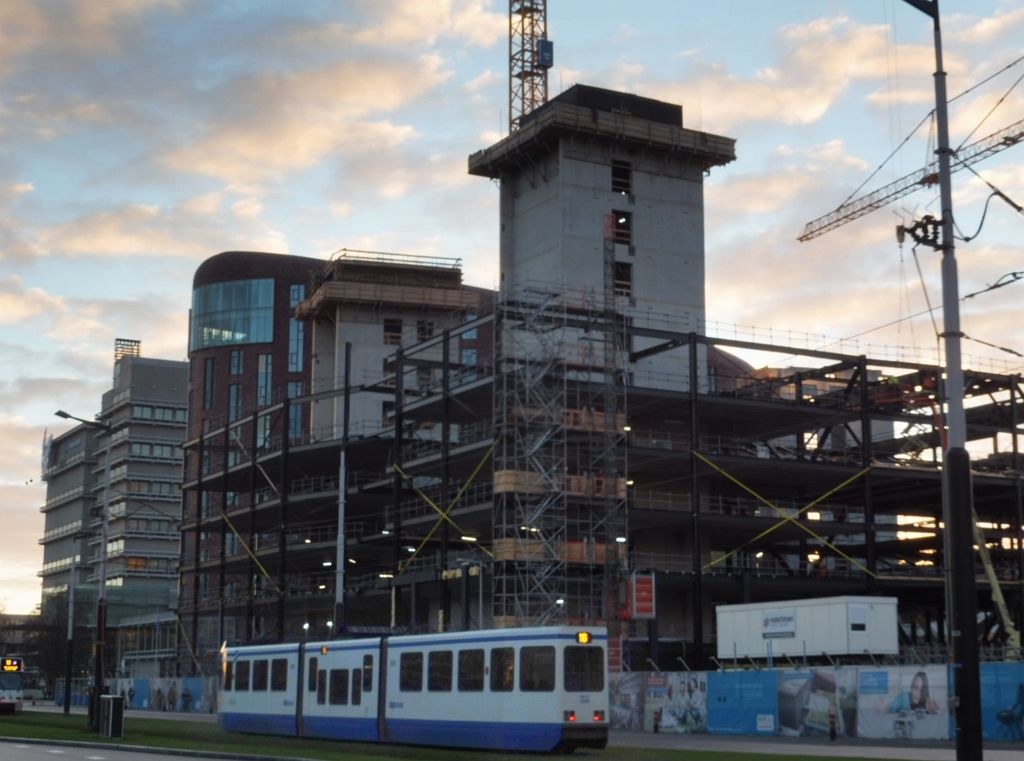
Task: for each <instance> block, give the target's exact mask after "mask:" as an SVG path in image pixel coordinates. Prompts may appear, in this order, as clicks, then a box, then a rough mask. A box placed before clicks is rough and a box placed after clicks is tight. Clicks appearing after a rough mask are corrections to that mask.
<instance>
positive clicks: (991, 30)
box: [943, 8, 1024, 46]
mask: <svg viewBox="0 0 1024 761" xmlns="http://www.w3.org/2000/svg"><path fill="white" fill-rule="evenodd" d="M944 24H945V26H944V30H943V36H944V37H945V38H946V41H947V42H946V45H949V44H961V45H964V44H969V45H978V46H992V45H994V44H996V43H1000V42H1004V41H1007V42H1012V43H1016V42H1018V41H1019V40H1020V38H1021V35H1022V34H1024V8H1013V9H1008V10H1005V11H998V10H997V11H996V13H995V14H994V15H992V16H987V17H985V18H980V19H979V18H977V17H974V16H964V15H955V16H953V17H952V18H951V19H946V20H944Z"/></svg>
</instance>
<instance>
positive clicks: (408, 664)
mask: <svg viewBox="0 0 1024 761" xmlns="http://www.w3.org/2000/svg"><path fill="white" fill-rule="evenodd" d="M398 689H400V690H401V691H402V692H420V691H421V690H422V689H423V653H402V657H401V658H400V660H399V672H398Z"/></svg>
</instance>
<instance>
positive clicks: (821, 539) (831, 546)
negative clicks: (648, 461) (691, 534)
mask: <svg viewBox="0 0 1024 761" xmlns="http://www.w3.org/2000/svg"><path fill="white" fill-rule="evenodd" d="M693 455H694V457H696V458H697V459H698V460H700V461H701V462H703V463H706V464H707V465H710V466H711V467H712V468H714V469H715V470H716V471H718V472H719V473H721V474H722V475H723V476H725V477H726V478H728V479H729V480H730V481H732V482H733V483H734V484H736V485H737V486H739V487H740V488H741V489H743V490H744V491H745V492H747V493H748V494H751V495H753V496H754V498H755V499H757V500H758V501H759V502H762V503H764V504H765V505H767V506H768V507H770V508H771V509H772V510H774V511H775V512H776V513H777V514H778V515H783V513H782V510H781V509H780V508H779V507H778V506H777V505H775V504H774V503H772V502H771V501H769V500H768V499H765V498H764V497H762V496H761V495H760V494H758V493H757V492H756V491H754V490H753V489H751V488H750V487H749V486H747V485H746V484H745V483H743V482H742V481H740V480H739V479H738V478H736V477H735V476H733V475H732V474H730V473H728V472H726V471H725V470H724V469H722V468H720V467H719V466H718V465H716V464H715V463H713V462H712V461H711V460H709V459H708V458H707V457H705V456H704V455H702V454H701V453H700V452H697V451H695V450H694V451H693ZM869 470H871V468H864V469H863V470H861V471H860V472H859V473H856V474H855V475H852V476H850V477H849V478H848V479H846V480H845V481H843V482H842V483H841V484H839V485H838V486H836V487H834V488H832V489H829V490H828V491H827V492H825V493H824V494H822V495H821V496H820V497H818V498H817V499H815V500H813V501H812V502H808V503H807V504H806V505H804V506H803V507H802V508H800V509H799V510H797V511H796V512H795V513H793V515H786V516H784V517H783V518H782V520H781V521H779V522H778V523H776V524H775V525H774V526H771V527H769V528H767V529H765V530H764V531H762V532H761V533H760V534H758V535H757V536H755V537H754V538H753V539H750V540H748V541H746V542H744V543H743V544H741V545H740V546H739V547H737V548H735V549H734V550H732V551H730V552H728V553H726V554H725V555H723V556H722V557H720V558H716V559H715V560H712V561H711V562H710V563H708V564H707V565H705V566H704V570H705V571H706V570H707V569H709V568H711V566H713V565H717V564H718V563H721V562H722V561H723V560H726V559H727V558H731V557H732V556H733V555H735V554H736V553H737V552H739V551H740V550H742V549H743V548H744V547H747V546H749V545H750V544H753V543H754V542H756V541H757V540H758V539H763V538H764V537H766V536H768V534H770V533H772V532H773V531H775V530H776V529H779V528H781V527H782V526H785V525H786V524H787V523H789V522H792V523H793V525H795V526H798V527H800V528H801V529H803V530H804V531H806V532H807V533H808V534H810V535H811V536H812V537H814V538H815V539H817V540H818V541H819V542H821V543H822V544H824V545H825V546H826V547H828V548H829V549H830V550H832V551H833V552H835V553H836V554H838V555H841V556H843V557H844V558H846V559H847V560H849V561H850V562H851V563H853V564H854V565H855V566H857V567H858V568H860V569H861V570H862V571H864V573H866V574H868V576H871V577H873V578H876V579H877V578H878V574H876V573H874V572H872V571H870V570H868V569H867V567H865V566H864V564H863V563H860V562H858V561H857V560H855V559H854V558H852V557H850V556H849V555H847V554H846V553H845V552H843V551H842V550H841V549H839V548H838V547H836V546H835V545H834V544H832V543H831V542H830V541H828V540H827V539H825V537H823V536H821V535H820V534H817V533H815V532H814V530H813V529H811V528H810V526H807V525H806V524H804V523H800V522H799V521H798V520H797V518H799V517H800V516H801V515H803V514H804V513H805V512H806V511H808V510H810V509H811V508H812V507H814V506H815V505H817V504H819V503H821V502H823V501H824V500H826V499H828V498H829V497H831V496H832V495H833V494H835V493H836V492H837V491H841V490H842V489H845V488H846V487H847V486H849V485H850V484H852V483H853V482H854V481H856V480H857V479H858V478H860V477H861V476H863V475H864V474H865V473H867V472H868V471H869Z"/></svg>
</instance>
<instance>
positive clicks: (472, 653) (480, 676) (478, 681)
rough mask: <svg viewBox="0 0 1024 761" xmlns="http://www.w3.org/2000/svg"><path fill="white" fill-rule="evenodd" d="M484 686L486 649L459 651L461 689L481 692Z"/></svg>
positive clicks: (462, 690)
mask: <svg viewBox="0 0 1024 761" xmlns="http://www.w3.org/2000/svg"><path fill="white" fill-rule="evenodd" d="M483 688H484V651H483V650H482V649H480V650H460V651H459V690H460V691H461V692H481V691H482V690H483Z"/></svg>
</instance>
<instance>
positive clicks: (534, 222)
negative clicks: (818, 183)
mask: <svg viewBox="0 0 1024 761" xmlns="http://www.w3.org/2000/svg"><path fill="white" fill-rule="evenodd" d="M734 148H735V141H734V140H732V139H731V138H726V137H720V136H718V135H712V134H708V133H706V132H698V131H696V130H690V129H685V128H684V127H683V126H682V107H681V106H678V105H674V104H671V103H665V102H663V101H658V100H653V99H651V98H643V97H640V96H638V95H630V94H627V93H620V92H614V91H611V90H604V89H600V88H596V87H590V86H587V85H574V86H573V87H571V88H569V89H568V90H566V91H565V92H564V93H562V94H561V95H559V96H558V97H556V98H554V99H552V100H551V101H549V102H548V103H546V104H544V105H543V106H541V107H540V108H538V109H537V110H536V111H534V112H532V113H531V114H529V115H528V117H526V118H525V119H524V120H523V124H522V127H521V128H520V129H519V130H518V131H516V132H514V133H512V134H511V135H509V136H508V137H505V138H503V139H502V140H501V141H499V142H498V143H496V144H494V145H492V146H491V147H490V148H486V149H484V150H482V151H479V152H477V153H474V154H473V155H472V156H470V157H469V172H470V174H474V175H479V176H482V177H490V178H492V179H498V180H500V182H501V209H500V217H501V234H500V251H501V280H500V294H501V298H502V299H508V298H516V297H517V294H518V293H519V292H521V291H523V290H524V289H533V288H538V287H539V288H544V289H548V290H550V289H571V290H579V291H583V292H592V293H594V294H598V295H603V294H607V293H609V292H611V293H614V296H615V300H616V310H617V311H619V312H620V313H622V314H624V315H626V316H627V317H628V318H629V319H630V321H631V322H632V324H633V325H634V326H637V327H648V328H652V329H654V330H659V329H660V330H670V331H676V332H680V331H682V332H691V331H692V332H696V333H703V332H704V204H703V201H704V187H703V180H704V175H705V173H706V172H707V171H708V170H709V169H710V168H711V167H713V166H721V165H723V164H726V163H728V162H730V161H732V160H733V159H734V158H735V150H734ZM658 340H659V339H657V338H654V337H652V338H651V339H650V340H649V341H645V339H642V338H638V339H637V341H636V343H635V345H634V346H633V347H632V348H633V350H634V351H640V350H643V349H644V348H647V347H648V346H649V345H654V344H656V343H657V342H658ZM672 356H673V353H671V352H663V353H661V354H659V356H658V357H657V358H653V359H652V360H647V361H644V360H641V361H640V362H638V363H637V366H636V367H634V368H633V371H634V373H635V374H636V377H635V380H637V381H640V380H642V379H643V376H644V375H645V374H649V373H655V374H661V373H664V372H671V373H673V374H675V373H679V372H685V369H684V368H683V367H679V366H676V367H657V369H656V366H661V365H665V364H666V362H668V363H669V364H677V363H676V362H675V361H673V360H672ZM651 380H653V378H651ZM655 385H660V384H655Z"/></svg>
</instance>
